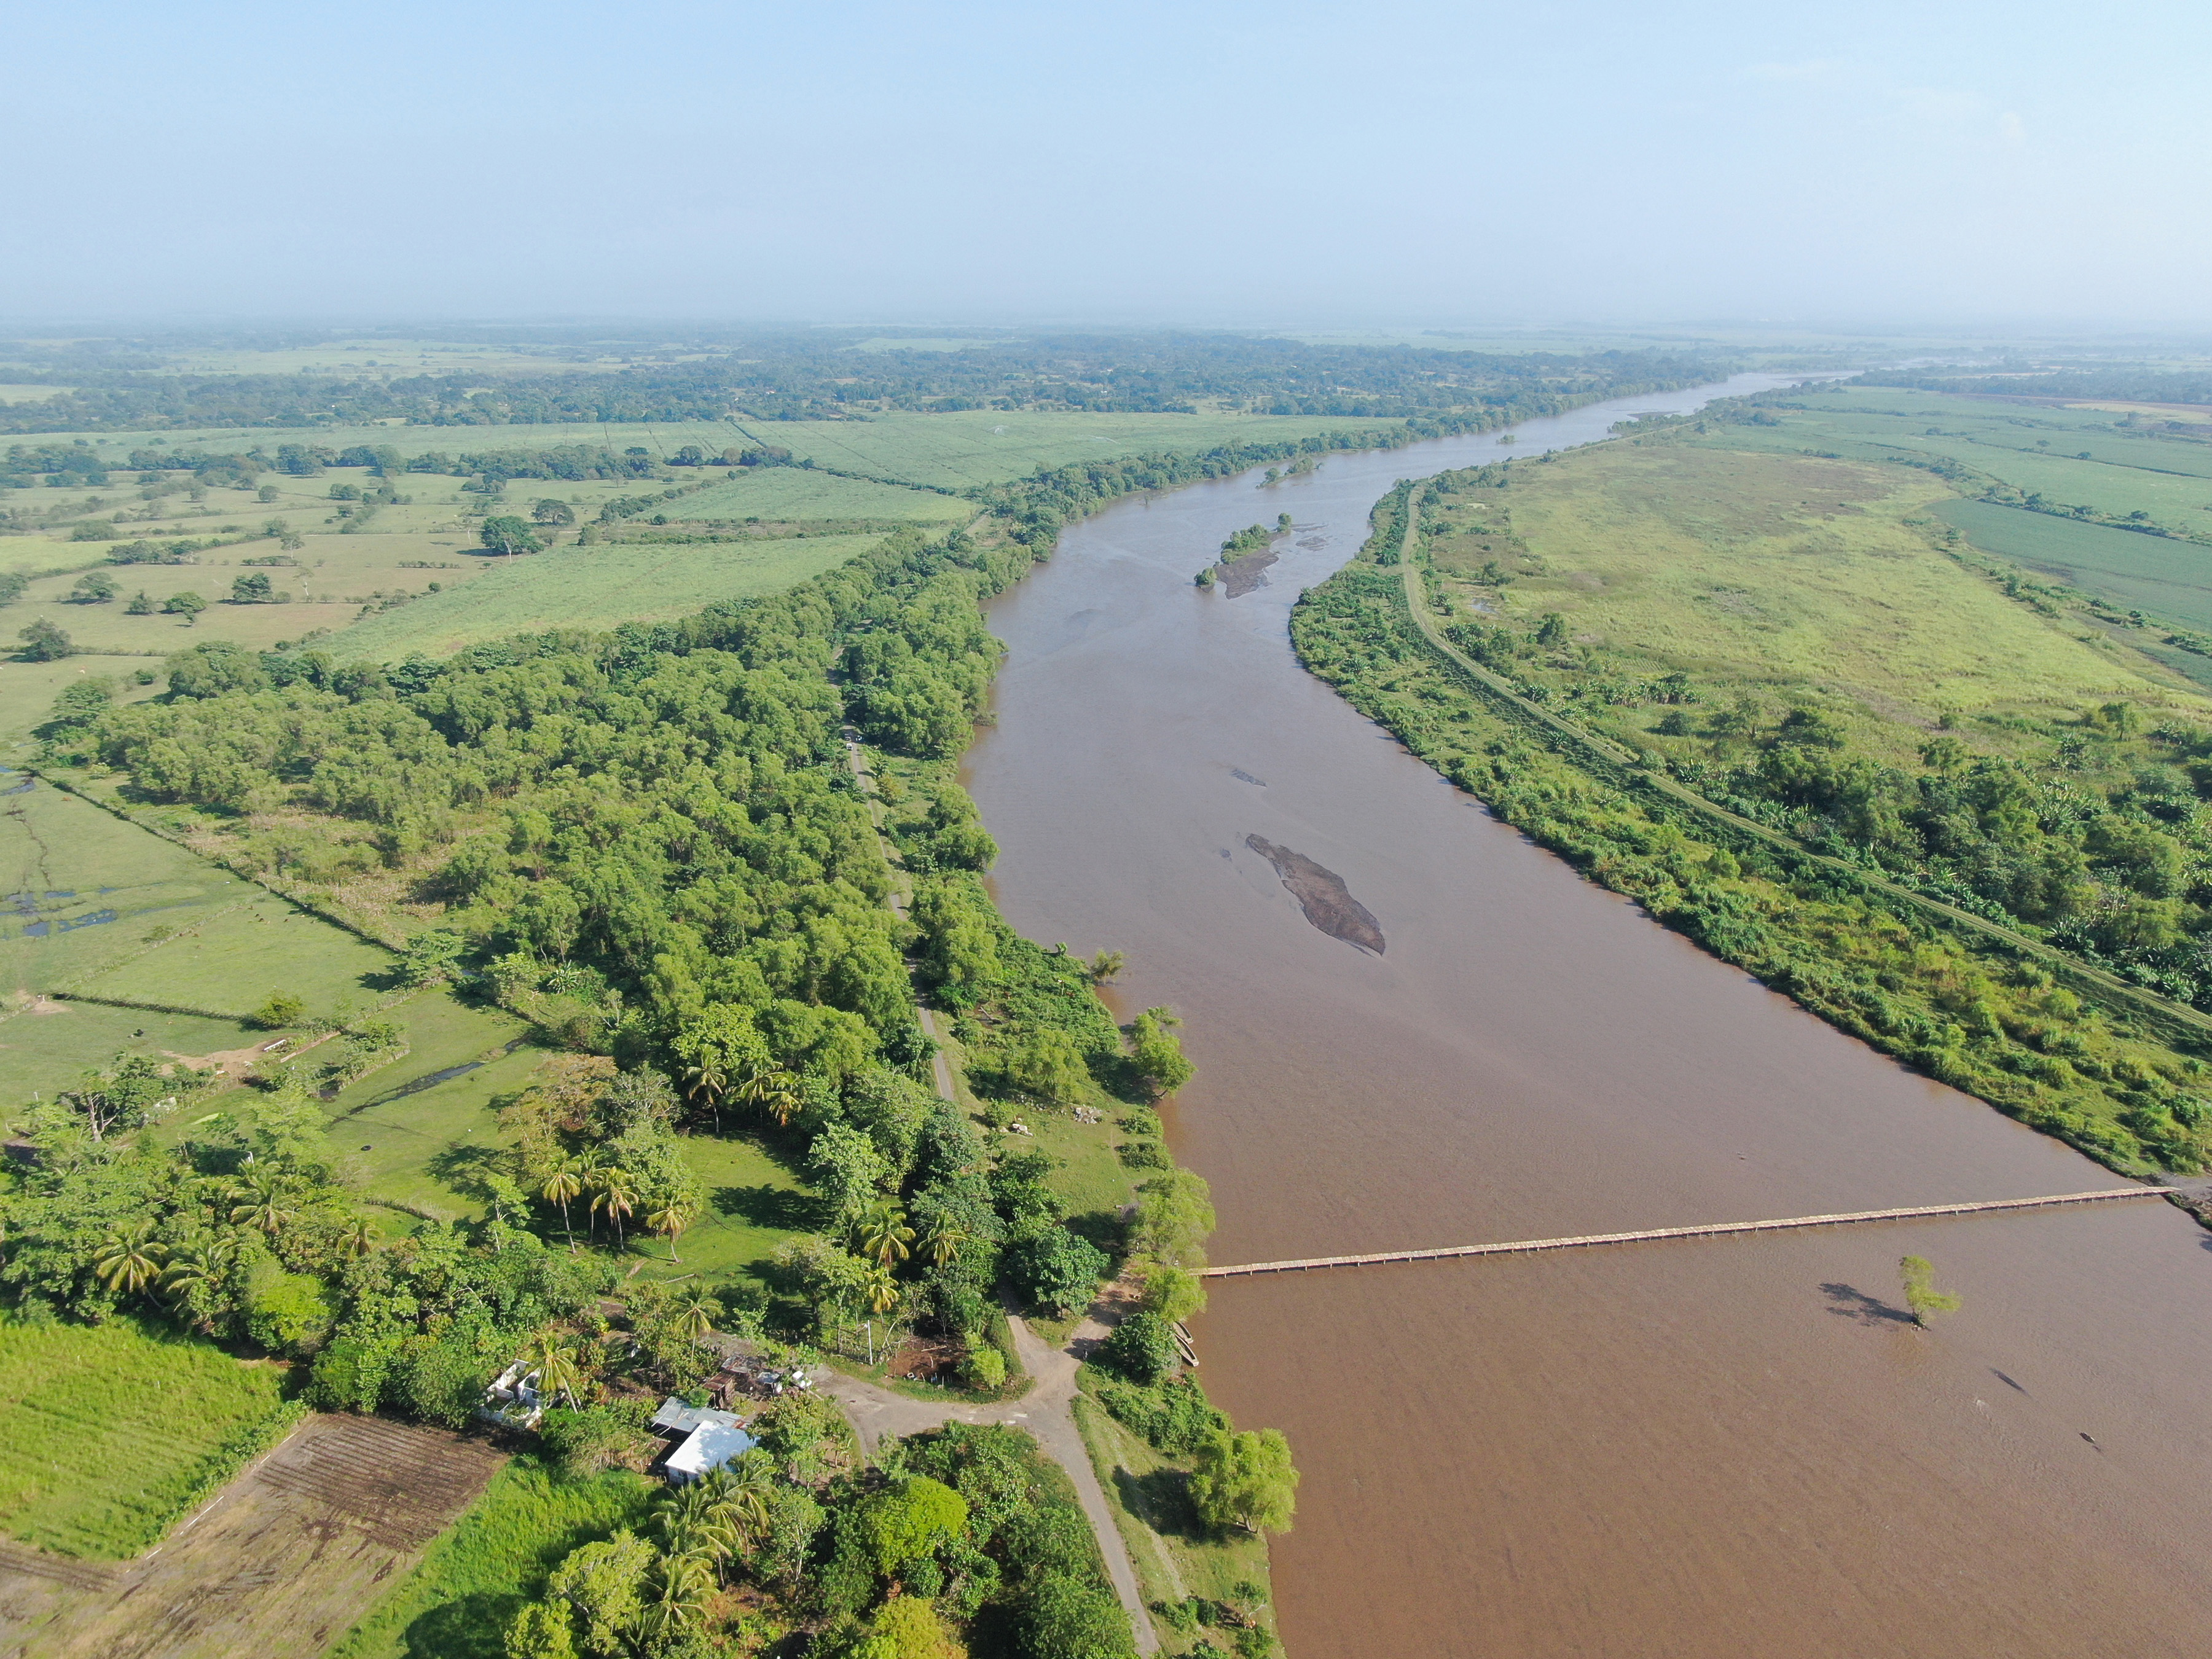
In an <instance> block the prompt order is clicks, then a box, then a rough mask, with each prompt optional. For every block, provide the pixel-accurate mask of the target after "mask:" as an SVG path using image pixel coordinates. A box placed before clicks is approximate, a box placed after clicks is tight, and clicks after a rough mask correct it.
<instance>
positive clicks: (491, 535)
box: [477, 513, 544, 558]
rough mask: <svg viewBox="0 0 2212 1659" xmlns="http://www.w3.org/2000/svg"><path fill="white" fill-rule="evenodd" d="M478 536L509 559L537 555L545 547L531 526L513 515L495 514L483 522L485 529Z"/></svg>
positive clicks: (493, 549)
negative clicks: (530, 554)
mask: <svg viewBox="0 0 2212 1659" xmlns="http://www.w3.org/2000/svg"><path fill="white" fill-rule="evenodd" d="M477 537H478V538H479V539H480V540H482V542H483V544H484V545H485V546H486V547H488V548H489V549H490V550H492V551H493V552H495V553H504V554H506V555H507V557H509V558H513V556H515V555H516V554H518V553H535V552H537V551H538V550H539V549H540V548H542V547H543V546H544V543H543V542H541V541H539V540H538V538H537V537H536V536H534V535H532V533H531V530H530V526H529V524H528V523H527V522H526V521H525V520H521V519H518V518H516V517H515V516H514V514H513V513H494V514H493V515H492V516H491V517H490V518H489V519H486V520H484V521H483V529H482V530H480V531H478V532H477Z"/></svg>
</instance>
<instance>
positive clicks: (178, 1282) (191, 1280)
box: [161, 1239, 238, 1330]
mask: <svg viewBox="0 0 2212 1659" xmlns="http://www.w3.org/2000/svg"><path fill="white" fill-rule="evenodd" d="M237 1257H238V1252H237V1250H236V1249H234V1248H233V1247H232V1246H231V1245H230V1244H229V1243H228V1242H227V1241H224V1240H221V1239H216V1240H212V1241H205V1242H202V1243H192V1244H186V1245H185V1246H184V1247H183V1248H181V1249H179V1250H177V1251H176V1252H175V1253H174V1254H173V1255H171V1256H170V1258H169V1265H168V1266H167V1267H165V1268H164V1269H162V1272H161V1288H162V1289H164V1290H166V1291H168V1293H169V1298H170V1301H171V1302H172V1303H173V1304H174V1305H176V1306H177V1307H178V1308H179V1309H182V1308H184V1307H185V1306H187V1305H189V1304H190V1303H191V1297H192V1293H193V1292H194V1291H206V1292H208V1293H210V1294H215V1293H217V1292H219V1291H221V1290H222V1281H223V1276H224V1274H225V1273H226V1272H228V1269H229V1267H230V1264H231V1263H232V1262H233V1261H236V1260H237ZM198 1324H199V1327H200V1328H201V1329H202V1330H212V1329H214V1328H215V1322H214V1321H213V1320H212V1319H209V1318H205V1317H203V1318H201V1319H200V1320H199V1321H198Z"/></svg>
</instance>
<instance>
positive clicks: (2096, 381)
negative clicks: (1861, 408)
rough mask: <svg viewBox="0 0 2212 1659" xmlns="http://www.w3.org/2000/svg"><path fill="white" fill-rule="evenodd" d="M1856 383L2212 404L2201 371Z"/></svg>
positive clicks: (2013, 373)
mask: <svg viewBox="0 0 2212 1659" xmlns="http://www.w3.org/2000/svg"><path fill="white" fill-rule="evenodd" d="M1857 385H1860V386H1911V387H1912V388H1913V389H1914V390H1916V391H1919V392H1987V393H1991V394H1994V395H1996V396H1997V397H2015V398H2097V399H2100V400H2101V401H2104V402H2107V403H2122V404H2212V372H2208V371H2206V370H2204V369H2201V368H2186V369H2174V370H2159V369H2148V368H2062V369H2049V370H2045V371H2041V372H2033V371H2028V370H2027V369H2026V368H2025V367H2024V366H2023V367H2019V368H1999V369H1994V370H1984V371H1982V372H1979V373H1972V374H1956V373H1954V374H1925V373H1915V372H1911V371H1907V370H1901V369H1899V370H1891V371H1889V372H1887V373H1881V374H1862V375H1860V376H1859V377H1858V380H1857Z"/></svg>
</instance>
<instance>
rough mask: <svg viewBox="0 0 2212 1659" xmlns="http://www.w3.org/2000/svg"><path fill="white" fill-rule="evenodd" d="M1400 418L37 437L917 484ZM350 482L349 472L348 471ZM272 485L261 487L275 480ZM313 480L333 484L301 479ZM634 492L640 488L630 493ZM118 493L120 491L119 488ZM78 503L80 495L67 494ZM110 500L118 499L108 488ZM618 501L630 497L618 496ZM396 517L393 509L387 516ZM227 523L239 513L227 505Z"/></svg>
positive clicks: (1088, 418)
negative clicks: (493, 457) (747, 469)
mask: <svg viewBox="0 0 2212 1659" xmlns="http://www.w3.org/2000/svg"><path fill="white" fill-rule="evenodd" d="M1395 424H1396V422H1394V421H1389V420H1379V419H1365V418H1355V417H1351V416H1298V415H1080V414H1038V413H1030V412H1024V411H1018V410H1016V411H1009V410H962V411H958V412H956V413H946V414H938V415H922V414H902V413H901V414H884V415H874V416H869V417H868V418H867V419H866V420H852V421H750V420H748V421H742V422H738V421H728V420H724V421H691V422H671V423H669V424H665V425H647V424H643V423H636V424H623V425H616V424H599V423H596V422H573V423H564V424H561V425H548V426H496V427H494V426H465V427H452V426H328V427H300V428H283V427H210V428H196V429H191V430H179V431H174V432H59V433H41V434H40V435H38V437H37V438H36V439H35V440H34V441H36V442H38V443H40V444H66V443H70V442H73V441H76V439H79V438H82V439H83V440H84V441H86V442H87V443H88V444H90V445H92V446H93V447H94V448H95V449H96V450H97V451H98V452H99V453H100V455H102V456H103V457H106V458H107V459H110V460H112V461H114V462H116V463H118V464H119V463H120V462H121V461H122V459H124V457H125V456H126V455H128V454H129V453H130V452H131V450H132V449H134V448H139V447H143V446H145V445H147V444H149V443H154V442H159V443H161V444H163V445H173V446H174V447H175V448H176V450H177V452H178V453H179V454H183V455H192V454H231V453H237V452H238V451H240V450H243V449H247V448H251V447H257V446H258V447H260V448H261V449H263V450H264V451H265V452H267V453H270V454H273V453H276V447H277V446H278V445H280V444H288V443H308V444H320V445H322V446H324V447H326V448H329V449H333V450H337V449H345V448H348V447H350V446H352V445H355V444H390V445H392V447H395V448H397V449H398V451H399V453H401V454H403V455H407V456H414V455H420V454H422V453H424V452H426V451H428V450H438V451H441V452H442V453H446V454H449V455H453V454H459V453H464V452H473V451H479V450H489V449H550V448H555V447H563V446H567V445H572V444H604V445H605V446H606V447H609V448H611V449H614V450H617V451H620V450H623V449H627V448H629V447H632V446H633V445H635V446H637V447H642V448H645V449H647V450H650V451H652V452H653V454H654V455H655V456H656V457H661V458H665V457H666V456H668V455H671V454H673V453H675V452H676V451H677V450H678V448H679V447H682V446H684V445H685V444H696V445H698V446H699V447H701V448H702V449H705V450H707V451H708V453H710V454H713V453H720V451H722V450H724V449H726V448H728V447H731V446H732V445H743V444H745V443H747V442H757V443H767V444H774V445H776V446H778V447H781V448H785V449H788V450H790V451H791V452H792V453H793V454H795V455H800V456H811V457H812V458H813V459H816V460H818V461H819V462H821V463H822V464H823V465H824V466H833V467H836V468H838V469H839V470H840V471H854V472H865V473H868V474H870V475H872V476H873V477H888V478H894V479H902V480H905V481H908V482H910V483H933V484H945V485H950V486H955V487H957V486H958V485H961V484H969V483H995V482H999V481H1002V480H1004V479H1007V478H1018V477H1021V476H1022V475H1023V474H1024V473H1027V472H1030V471H1033V470H1034V469H1036V467H1038V466H1040V465H1044V466H1061V465H1066V463H1068V462H1070V461H1080V460H1090V459H1096V458H1097V457H1100V456H1104V455H1127V454H1133V453H1139V452H1142V451H1149V450H1164V449H1176V450H1193V449H1210V448H1212V447H1213V446H1215V445H1217V444H1222V443H1236V442H1258V441H1277V440H1280V439H1283V438H1296V437H1304V436H1307V435H1310V434H1313V433H1317V432H1336V431H1342V430H1344V429H1345V428H1362V429H1365V428H1377V427H1390V426H1395ZM346 476H350V475H346ZM267 481H268V480H267V479H266V478H264V482H267ZM301 482H302V483H313V484H316V485H317V487H318V489H319V488H320V486H321V485H322V484H323V483H327V482H328V480H327V479H325V480H312V479H309V480H301ZM455 483H459V480H458V479H447V478H444V477H438V476H436V475H433V474H428V473H410V474H408V475H407V477H406V480H405V482H404V485H403V488H407V489H413V490H414V491H415V493H416V498H417V500H418V501H420V500H421V498H422V495H424V494H426V493H428V494H436V493H437V492H438V490H439V489H440V488H441V486H442V487H443V488H445V489H448V490H450V489H451V488H452V486H453V484H455ZM533 483H534V481H533V480H530V479H517V480H516V481H515V482H514V483H513V484H512V485H511V486H509V489H510V493H511V494H514V495H522V494H523V493H524V492H525V491H528V490H531V489H532V487H533ZM578 488H583V487H582V486H571V485H568V484H565V483H564V484H561V485H559V486H558V487H557V488H554V487H549V488H548V489H546V491H545V492H544V493H546V494H548V495H556V494H557V495H561V496H562V498H563V499H566V498H567V496H568V495H569V494H570V493H571V490H572V489H578ZM630 488H631V489H633V490H634V489H635V486H634V485H633V486H631V487H630ZM116 489H121V486H119V485H118V486H117V487H116ZM39 493H40V492H38V491H25V492H20V493H19V494H15V495H11V496H10V498H9V504H10V505H12V506H16V507H21V506H23V505H24V504H25V499H26V498H27V497H33V496H36V495H38V494H39ZM70 493H71V494H74V495H78V496H80V497H81V496H82V493H83V492H82V491H75V492H70ZM101 493H103V494H112V493H115V492H114V491H106V492H101ZM617 493H622V492H621V491H620V490H619V489H617ZM217 496H221V497H224V498H225V499H229V500H238V501H246V503H247V504H248V505H247V507H246V508H245V509H243V510H245V511H248V512H251V511H255V510H258V509H256V508H254V507H252V496H251V495H250V494H249V495H229V493H228V492H224V491H216V492H213V493H212V495H211V496H210V499H211V500H212V499H215V498H216V497H217ZM387 510H388V509H387ZM224 512H225V515H226V516H227V517H235V516H237V514H236V513H235V512H234V511H233V510H232V509H230V508H228V507H226V508H225V509H224Z"/></svg>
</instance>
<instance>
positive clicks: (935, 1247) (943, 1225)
mask: <svg viewBox="0 0 2212 1659" xmlns="http://www.w3.org/2000/svg"><path fill="white" fill-rule="evenodd" d="M974 1239H975V1235H974V1234H973V1233H971V1232H969V1231H968V1230H967V1229H966V1228H965V1227H963V1226H962V1225H960V1224H959V1223H958V1222H957V1221H955V1220H953V1219H952V1218H951V1217H950V1216H943V1215H940V1216H939V1217H938V1218H937V1219H936V1220H934V1221H933V1222H931V1223H930V1224H929V1237H927V1239H925V1240H924V1241H923V1244H924V1247H925V1248H926V1249H927V1250H928V1251H929V1259H930V1261H931V1262H932V1263H933V1265H935V1266H937V1267H951V1265H952V1264H953V1263H954V1262H956V1261H959V1260H960V1252H961V1251H963V1250H964V1249H967V1248H968V1246H969V1244H970V1243H973V1242H974Z"/></svg>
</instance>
